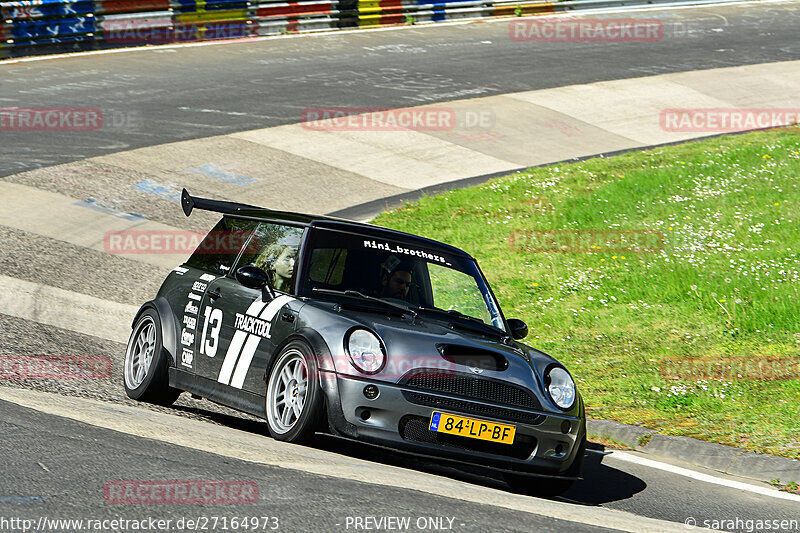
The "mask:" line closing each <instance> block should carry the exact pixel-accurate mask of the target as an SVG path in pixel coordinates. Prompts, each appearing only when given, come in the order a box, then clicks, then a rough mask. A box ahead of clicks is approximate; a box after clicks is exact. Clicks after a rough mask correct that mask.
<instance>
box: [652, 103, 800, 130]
mask: <svg viewBox="0 0 800 533" xmlns="http://www.w3.org/2000/svg"><path fill="white" fill-rule="evenodd" d="M659 120H660V123H661V129H662V130H664V131H675V132H706V133H717V132H719V133H724V132H730V131H745V130H755V129H764V128H779V127H781V126H791V125H793V124H797V123H800V109H766V108H764V109H761V108H753V109H731V108H702V109H701V108H698V109H664V110H662V111H661V116H660V119H659Z"/></svg>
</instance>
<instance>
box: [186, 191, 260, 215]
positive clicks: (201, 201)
mask: <svg viewBox="0 0 800 533" xmlns="http://www.w3.org/2000/svg"><path fill="white" fill-rule="evenodd" d="M181 207H183V213H184V214H185V215H186V216H187V217H188V216H189V215H191V214H192V209H195V208H196V209H202V210H203V211H214V212H216V213H235V212H236V211H245V210H250V209H263V207H256V206H254V205H247V204H239V203H236V202H225V201H222V200H210V199H208V198H198V197H197V196H192V195H190V194H189V191H187V190H186V189H183V191H181Z"/></svg>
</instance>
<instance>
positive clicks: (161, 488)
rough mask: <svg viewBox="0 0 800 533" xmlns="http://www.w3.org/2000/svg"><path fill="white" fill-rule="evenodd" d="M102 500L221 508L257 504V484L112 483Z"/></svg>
mask: <svg viewBox="0 0 800 533" xmlns="http://www.w3.org/2000/svg"><path fill="white" fill-rule="evenodd" d="M103 498H105V500H106V503H112V504H148V505H154V504H155V505H158V504H191V505H196V504H222V505H239V504H243V503H256V502H257V501H258V484H256V482H254V481H211V480H200V481H174V480H162V481H157V480H149V481H109V482H107V483H106V484H105V485H104V486H103Z"/></svg>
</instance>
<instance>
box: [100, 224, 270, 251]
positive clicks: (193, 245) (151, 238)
mask: <svg viewBox="0 0 800 533" xmlns="http://www.w3.org/2000/svg"><path fill="white" fill-rule="evenodd" d="M248 237H250V232H248V231H211V232H209V233H208V234H206V233H205V232H201V231H183V230H119V231H116V230H115V231H107V232H106V234H105V235H104V237H103V248H104V249H105V251H106V252H107V253H109V254H115V255H134V254H184V255H186V254H191V253H192V252H194V253H197V254H213V255H235V254H238V253H239V250H241V249H242V246H244V245H245V244H246V247H245V250H244V253H255V252H257V251H258V239H257V238H256V236H255V235H253V238H252V239H250V240H249V241H248Z"/></svg>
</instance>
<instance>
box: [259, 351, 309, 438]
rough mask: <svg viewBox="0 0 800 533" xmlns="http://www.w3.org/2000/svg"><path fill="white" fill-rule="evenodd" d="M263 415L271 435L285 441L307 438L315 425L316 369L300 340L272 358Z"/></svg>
mask: <svg viewBox="0 0 800 533" xmlns="http://www.w3.org/2000/svg"><path fill="white" fill-rule="evenodd" d="M266 414H267V423H268V424H269V430H270V433H271V434H272V436H273V437H274V438H275V439H277V440H282V441H285V442H305V441H308V440H310V439H311V437H313V435H314V432H315V431H316V430H317V428H318V427H319V425H320V420H321V419H322V390H321V388H320V385H319V371H318V369H317V360H316V358H315V357H314V354H313V353H312V352H311V349H310V348H308V346H306V345H305V344H304V343H302V342H292V343H289V344H288V345H287V346H286V347H285V348H284V349H283V350H282V351H281V353H280V355H278V357H277V358H276V359H275V364H273V365H272V370H270V373H269V377H268V378H267V398H266Z"/></svg>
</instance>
